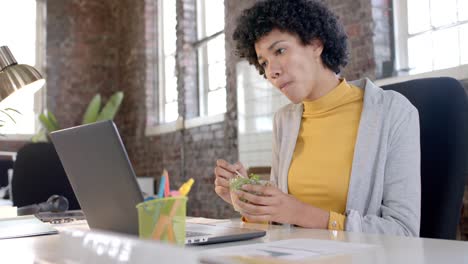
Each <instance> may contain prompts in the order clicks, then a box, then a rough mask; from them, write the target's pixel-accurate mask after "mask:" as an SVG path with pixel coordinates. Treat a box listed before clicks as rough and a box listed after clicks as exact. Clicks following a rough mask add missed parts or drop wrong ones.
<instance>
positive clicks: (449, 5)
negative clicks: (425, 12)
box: [410, 0, 457, 27]
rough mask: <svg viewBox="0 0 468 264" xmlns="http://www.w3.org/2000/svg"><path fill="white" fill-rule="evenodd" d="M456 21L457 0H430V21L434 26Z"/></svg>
mask: <svg viewBox="0 0 468 264" xmlns="http://www.w3.org/2000/svg"><path fill="white" fill-rule="evenodd" d="M410 1H413V0H410ZM456 21H457V0H431V23H432V25H433V26H434V27H440V26H445V25H450V24H452V23H455V22H456Z"/></svg>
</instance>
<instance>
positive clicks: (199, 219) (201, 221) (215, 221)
mask: <svg viewBox="0 0 468 264" xmlns="http://www.w3.org/2000/svg"><path fill="white" fill-rule="evenodd" d="M186 222H187V223H190V224H201V225H216V224H221V223H229V222H231V220H230V219H214V218H205V217H191V218H187V220H186Z"/></svg>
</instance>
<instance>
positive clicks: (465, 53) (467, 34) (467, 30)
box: [459, 24, 468, 64]
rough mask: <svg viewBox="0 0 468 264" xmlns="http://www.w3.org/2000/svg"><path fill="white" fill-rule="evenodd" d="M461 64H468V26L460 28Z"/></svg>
mask: <svg viewBox="0 0 468 264" xmlns="http://www.w3.org/2000/svg"><path fill="white" fill-rule="evenodd" d="M459 32H460V34H459V36H460V63H461V64H468V48H467V47H468V24H465V25H462V26H460V31H459Z"/></svg>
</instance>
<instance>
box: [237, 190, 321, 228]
mask: <svg viewBox="0 0 468 264" xmlns="http://www.w3.org/2000/svg"><path fill="white" fill-rule="evenodd" d="M252 193H259V194H260V195H255V194H252ZM237 196H238V199H240V198H243V199H245V200H247V201H248V202H243V201H242V200H239V201H237V204H238V207H239V210H240V213H241V214H242V215H243V216H244V217H245V218H246V219H247V221H249V222H277V223H286V224H294V225H299V226H304V227H311V228H327V226H328V212H326V211H324V210H321V209H319V208H316V207H314V206H311V205H308V204H305V203H303V202H301V201H299V200H297V199H296V198H295V197H294V196H292V195H289V194H286V193H283V192H282V191H281V190H280V189H278V188H276V187H274V186H262V185H250V184H246V185H244V186H242V190H238V191H237ZM306 213H307V214H309V215H308V216H309V218H308V219H307V220H306V221H307V223H304V220H301V219H304V216H306V215H305V214H306Z"/></svg>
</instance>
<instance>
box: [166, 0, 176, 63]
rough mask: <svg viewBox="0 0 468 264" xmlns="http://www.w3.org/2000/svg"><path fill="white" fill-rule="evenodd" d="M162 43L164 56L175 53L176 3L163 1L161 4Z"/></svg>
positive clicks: (172, 0)
mask: <svg viewBox="0 0 468 264" xmlns="http://www.w3.org/2000/svg"><path fill="white" fill-rule="evenodd" d="M163 10H164V11H163V12H162V16H163V25H164V29H163V31H164V33H163V41H164V55H169V54H173V53H175V51H176V39H177V36H176V25H177V20H176V1H174V0H164V2H163Z"/></svg>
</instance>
